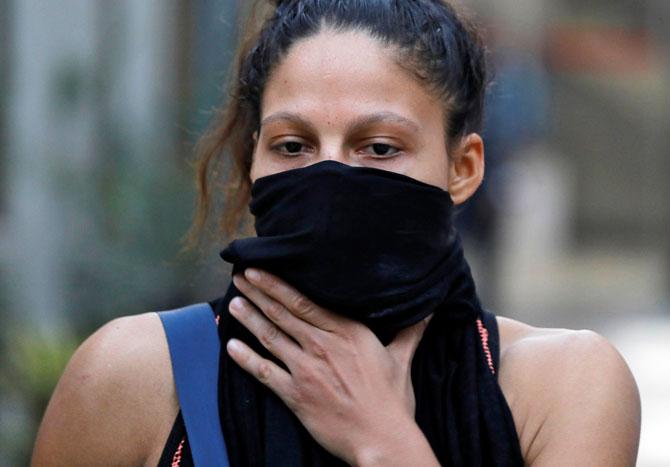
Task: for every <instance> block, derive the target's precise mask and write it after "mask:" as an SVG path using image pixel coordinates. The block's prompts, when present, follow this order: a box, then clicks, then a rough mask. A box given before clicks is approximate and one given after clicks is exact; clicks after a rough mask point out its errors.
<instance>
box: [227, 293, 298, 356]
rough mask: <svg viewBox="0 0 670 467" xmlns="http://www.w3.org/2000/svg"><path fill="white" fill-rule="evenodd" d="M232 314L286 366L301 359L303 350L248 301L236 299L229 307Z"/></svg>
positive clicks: (240, 298)
mask: <svg viewBox="0 0 670 467" xmlns="http://www.w3.org/2000/svg"><path fill="white" fill-rule="evenodd" d="M228 309H229V310H230V313H231V314H232V315H233V316H234V317H235V318H236V319H237V320H238V321H239V322H240V323H242V324H243V325H244V327H246V328H247V329H248V330H249V331H251V333H252V334H253V335H254V336H256V338H257V339H258V340H259V341H260V343H261V344H263V346H264V347H265V348H266V349H268V350H269V351H270V352H271V353H272V354H273V355H275V356H276V357H277V358H279V359H280V360H281V361H282V362H284V363H285V364H286V366H288V367H290V366H291V364H292V362H296V361H298V360H299V359H300V358H301V354H302V349H301V348H300V347H299V346H298V344H296V343H295V342H294V341H293V340H291V339H290V338H289V337H288V336H287V335H286V334H285V333H284V332H283V331H282V330H281V329H279V328H278V327H277V326H276V325H275V324H274V323H272V322H271V321H270V320H268V319H267V318H266V317H265V316H263V314H262V313H261V312H260V311H258V310H257V309H256V308H255V307H254V306H253V305H252V304H251V303H250V302H249V301H248V300H245V299H244V298H242V297H235V298H233V299H232V300H231V301H230V304H229V306H228Z"/></svg>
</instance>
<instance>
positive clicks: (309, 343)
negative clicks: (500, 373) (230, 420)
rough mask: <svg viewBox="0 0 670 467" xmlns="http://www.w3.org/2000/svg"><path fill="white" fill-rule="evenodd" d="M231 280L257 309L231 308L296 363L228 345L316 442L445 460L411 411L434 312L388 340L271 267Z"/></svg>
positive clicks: (347, 452)
mask: <svg viewBox="0 0 670 467" xmlns="http://www.w3.org/2000/svg"><path fill="white" fill-rule="evenodd" d="M248 272H249V270H247V273H248ZM233 281H234V283H235V286H236V287H237V288H238V289H239V290H240V291H242V292H243V293H244V294H245V295H246V296H247V297H248V298H249V299H250V300H251V301H253V303H254V304H255V305H256V306H257V307H258V309H256V308H255V307H254V306H253V305H252V304H251V303H250V302H249V301H247V300H245V299H243V298H241V297H240V298H236V299H234V300H232V301H231V303H230V311H231V313H232V314H233V316H234V317H235V318H236V319H238V320H239V321H240V322H241V323H242V324H243V325H244V326H245V327H247V328H248V329H249V330H250V331H251V332H252V333H253V334H254V335H255V336H256V337H257V338H258V339H259V340H260V342H262V344H263V345H264V346H265V347H266V348H267V349H268V350H269V351H270V352H272V353H273V354H274V355H275V356H277V358H279V359H280V360H281V361H282V362H283V363H284V364H286V366H287V367H288V369H289V371H285V370H284V369H283V368H281V367H279V366H278V365H276V364H274V363H273V362H271V361H270V360H267V359H264V358H261V357H260V356H259V355H258V354H257V353H256V352H254V351H253V350H251V349H250V348H249V347H248V346H246V345H245V344H243V343H242V342H239V341H236V340H231V341H229V342H228V345H227V349H228V352H229V353H230V355H231V357H232V358H233V359H234V360H235V361H236V362H237V363H238V364H239V365H240V366H241V367H242V368H244V369H245V370H246V371H248V372H250V373H251V374H252V375H253V376H254V377H256V378H257V379H258V380H259V381H261V382H262V383H263V384H265V385H266V386H268V387H269V388H270V389H271V390H272V391H274V392H275V393H276V394H277V395H278V396H279V397H280V398H281V399H282V400H283V401H284V403H286V405H287V406H288V407H289V408H290V409H291V410H292V411H293V412H294V413H295V414H296V416H297V417H298V419H300V421H301V422H302V424H303V425H304V426H305V428H307V430H308V431H309V432H310V433H311V434H312V436H313V437H314V439H315V440H316V441H318V442H319V444H321V445H322V446H323V447H324V448H325V449H327V450H328V451H330V452H331V453H332V454H333V455H335V456H337V457H339V458H341V459H343V460H344V461H346V462H347V463H349V464H352V465H365V466H368V465H369V466H373V465H385V466H394V465H398V466H400V465H426V466H430V465H439V464H438V462H437V460H436V458H435V456H434V454H433V452H432V450H431V448H430V446H429V444H428V442H427V440H426V439H425V437H424V436H423V433H422V432H421V430H420V429H419V427H418V426H417V425H416V422H415V421H414V409H415V403H414V392H413V389H412V382H411V372H410V370H411V361H412V357H413V356H414V351H415V350H416V346H417V345H418V343H419V341H420V339H421V336H422V335H423V331H424V329H425V327H426V325H427V320H424V321H423V322H420V323H417V324H416V325H414V326H411V327H409V328H407V329H404V330H403V331H401V332H400V333H399V334H398V335H397V336H396V338H395V339H394V341H393V342H392V343H390V344H389V345H388V346H386V347H384V346H383V345H382V344H381V343H380V342H379V340H378V339H377V338H376V337H375V335H374V334H373V333H372V331H370V330H369V329H368V328H367V327H366V326H364V325H363V324H361V323H358V322H356V321H354V320H350V319H347V318H345V317H343V316H340V315H337V314H334V313H332V312H330V311H328V310H325V309H323V308H320V307H318V306H317V305H315V304H314V303H312V302H310V301H309V300H308V299H307V298H306V297H304V296H303V295H302V294H300V293H299V292H298V291H296V290H295V289H293V288H291V287H290V286H288V285H287V284H286V283H284V282H283V281H281V280H280V279H278V278H277V277H275V276H272V275H271V274H268V273H262V274H261V277H260V279H254V278H253V277H252V276H251V275H248V274H247V278H245V277H243V276H242V275H236V276H235V277H234V278H233ZM259 309H260V311H259ZM291 338H293V339H291Z"/></svg>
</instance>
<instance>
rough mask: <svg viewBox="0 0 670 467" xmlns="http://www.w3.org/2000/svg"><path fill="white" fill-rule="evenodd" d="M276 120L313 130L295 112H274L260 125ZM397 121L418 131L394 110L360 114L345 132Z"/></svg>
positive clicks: (414, 123)
mask: <svg viewBox="0 0 670 467" xmlns="http://www.w3.org/2000/svg"><path fill="white" fill-rule="evenodd" d="M278 120H288V121H290V122H293V123H297V124H299V125H303V126H305V127H308V128H309V129H311V130H314V126H313V125H312V124H311V123H310V122H309V121H308V120H307V119H306V118H304V117H303V116H302V115H300V114H298V113H295V112H276V113H273V114H271V115H269V116H267V117H265V118H264V119H263V120H262V121H261V126H263V125H267V124H269V123H272V122H275V121H278ZM387 122H390V123H398V124H401V125H403V126H406V127H407V128H408V129H409V130H411V131H415V132H416V131H419V129H420V127H419V124H418V123H416V122H415V121H413V120H410V119H409V118H407V117H403V116H402V115H400V114H397V113H395V112H388V111H387V112H376V113H371V114H366V115H361V116H360V117H357V118H356V119H354V121H353V122H351V123H350V124H349V125H347V132H352V131H355V130H358V129H360V128H361V127H365V126H369V125H373V124H375V123H387Z"/></svg>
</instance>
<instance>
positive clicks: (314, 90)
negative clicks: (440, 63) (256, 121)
mask: <svg viewBox="0 0 670 467" xmlns="http://www.w3.org/2000/svg"><path fill="white" fill-rule="evenodd" d="M396 56H397V54H396V50H394V47H393V46H387V45H385V44H382V43H381V42H380V41H378V40H376V39H374V38H373V37H371V36H370V35H368V34H367V33H366V32H363V31H333V30H331V29H327V28H326V29H322V30H321V31H320V32H319V33H317V34H315V35H313V36H310V37H308V38H305V39H302V40H300V41H298V42H296V43H295V44H293V46H292V47H291V48H290V49H289V51H288V53H287V54H286V56H285V57H283V59H282V60H281V61H280V62H279V64H278V65H277V66H276V68H275V69H274V71H273V73H272V75H271V76H270V78H269V80H268V82H267V84H266V87H265V91H264V94H263V98H262V102H261V118H263V117H265V116H267V115H270V114H272V113H275V112H298V113H301V114H307V115H311V116H313V117H314V118H319V116H321V117H325V118H326V119H327V120H330V121H332V122H333V123H334V122H335V121H336V120H338V119H342V118H347V117H349V116H355V115H358V114H360V113H369V112H384V111H387V112H395V113H399V114H401V115H404V116H406V117H407V118H411V119H413V120H416V121H419V122H424V121H426V120H430V119H438V120H439V121H440V122H441V121H442V105H441V102H440V99H438V98H437V96H436V95H434V94H433V93H432V92H430V91H429V90H428V89H426V88H425V87H424V86H423V85H422V84H421V83H419V82H418V80H417V79H416V78H415V76H414V75H413V74H412V73H410V72H409V71H408V70H406V69H405V68H403V67H401V66H400V65H399V64H398V63H397V58H396Z"/></svg>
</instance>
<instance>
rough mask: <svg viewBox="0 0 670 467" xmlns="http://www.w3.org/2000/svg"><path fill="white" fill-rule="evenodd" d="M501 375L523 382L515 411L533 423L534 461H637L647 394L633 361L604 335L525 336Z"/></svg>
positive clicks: (527, 439)
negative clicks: (639, 387)
mask: <svg viewBox="0 0 670 467" xmlns="http://www.w3.org/2000/svg"><path fill="white" fill-rule="evenodd" d="M537 355H542V356H543V358H541V359H540V358H537ZM515 375H516V376H515ZM500 378H501V385H502V384H507V385H508V386H510V384H511V385H515V388H514V389H512V391H511V392H512V397H511V398H512V400H513V401H515V402H514V403H515V404H516V413H515V416H516V415H517V414H518V415H520V418H521V419H524V420H525V423H523V424H522V426H521V430H520V439H521V444H522V447H523V448H524V451H525V452H524V458H525V459H526V461H527V463H528V464H529V465H531V466H533V467H550V466H555V465H589V466H594V467H598V466H603V467H605V466H607V467H618V466H621V467H625V466H634V465H635V459H636V456H637V449H638V442H639V437H640V396H639V393H638V390H637V386H636V384H635V380H634V379H633V375H632V374H631V372H630V370H629V368H628V366H627V365H626V363H625V361H624V360H623V358H622V357H621V355H620V354H619V352H618V351H617V350H616V349H615V348H614V347H613V346H612V345H611V344H610V343H609V342H608V341H607V340H606V339H604V338H603V337H602V336H599V335H598V334H596V333H593V332H591V331H558V332H553V333H550V334H544V335H540V336H535V337H530V338H525V339H522V340H521V341H519V343H518V344H516V345H514V346H513V348H511V349H510V350H509V351H508V352H507V355H506V356H505V357H504V363H503V366H502V367H501V374H500ZM512 378H516V381H515V382H512V383H510V382H509V381H510V380H511V379H512ZM515 394H516V395H515ZM520 401H524V402H520ZM513 410H514V409H513Z"/></svg>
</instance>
